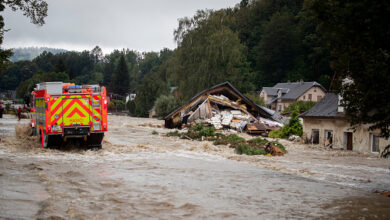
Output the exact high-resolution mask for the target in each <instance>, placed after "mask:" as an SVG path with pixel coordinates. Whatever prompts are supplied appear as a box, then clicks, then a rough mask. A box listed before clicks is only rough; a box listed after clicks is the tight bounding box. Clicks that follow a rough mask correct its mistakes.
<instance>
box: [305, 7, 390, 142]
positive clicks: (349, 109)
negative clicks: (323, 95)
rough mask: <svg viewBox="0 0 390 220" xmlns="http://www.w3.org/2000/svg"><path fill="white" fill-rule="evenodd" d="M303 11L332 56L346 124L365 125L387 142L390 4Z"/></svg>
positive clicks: (388, 133) (389, 131)
mask: <svg viewBox="0 0 390 220" xmlns="http://www.w3.org/2000/svg"><path fill="white" fill-rule="evenodd" d="M305 8H307V10H308V14H309V17H310V18H311V19H312V21H313V22H316V25H317V26H316V28H317V29H318V30H319V31H320V33H321V34H322V35H323V36H324V39H325V42H326V44H327V46H328V47H329V50H330V51H331V52H332V60H331V64H332V65H331V67H332V70H333V71H334V72H335V73H337V74H336V75H335V79H337V80H338V81H339V82H340V81H341V80H343V79H345V78H347V77H348V78H349V79H352V80H353V83H347V84H344V86H341V85H340V84H341V83H339V86H337V87H336V86H335V85H337V83H334V88H332V89H336V88H337V90H338V91H339V92H340V93H341V95H342V97H343V103H342V104H343V105H344V106H345V107H346V108H345V109H346V113H347V115H348V118H349V119H350V120H351V124H352V125H353V126H354V125H359V124H370V125H371V126H370V129H381V133H382V135H383V136H385V137H389V136H390V120H389V115H390V103H389V101H388V96H389V94H390V87H389V86H388V84H389V82H390V74H389V73H390V59H389V51H390V43H389V39H390V31H389V30H390V28H389V22H388V21H387V20H388V18H389V17H390V10H389V8H390V3H389V1H366V0H308V1H305Z"/></svg>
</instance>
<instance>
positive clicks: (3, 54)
mask: <svg viewBox="0 0 390 220" xmlns="http://www.w3.org/2000/svg"><path fill="white" fill-rule="evenodd" d="M5 5H7V6H9V7H10V8H11V9H12V10H13V11H16V10H21V11H22V12H23V15H24V16H26V17H28V18H30V21H31V23H33V24H37V25H43V24H44V23H45V20H44V18H45V17H46V16H47V3H46V2H45V1H43V0H2V1H0V12H2V11H4V8H5ZM6 31H7V30H4V19H3V16H2V15H0V71H1V70H2V69H3V68H4V66H3V65H4V64H5V62H6V61H7V59H8V58H9V57H10V56H11V55H12V52H11V50H3V49H1V44H2V43H3V36H4V32H6Z"/></svg>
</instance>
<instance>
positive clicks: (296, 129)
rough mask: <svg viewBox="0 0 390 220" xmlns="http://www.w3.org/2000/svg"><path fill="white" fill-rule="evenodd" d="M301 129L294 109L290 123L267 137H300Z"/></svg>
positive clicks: (296, 110)
mask: <svg viewBox="0 0 390 220" xmlns="http://www.w3.org/2000/svg"><path fill="white" fill-rule="evenodd" d="M302 133H303V128H302V124H301V122H300V121H299V115H298V108H295V109H294V110H293V112H292V114H291V118H290V121H289V122H288V124H287V125H284V126H283V127H282V128H281V129H279V130H274V131H271V132H270V133H269V134H268V137H272V138H288V137H289V136H291V135H297V136H302Z"/></svg>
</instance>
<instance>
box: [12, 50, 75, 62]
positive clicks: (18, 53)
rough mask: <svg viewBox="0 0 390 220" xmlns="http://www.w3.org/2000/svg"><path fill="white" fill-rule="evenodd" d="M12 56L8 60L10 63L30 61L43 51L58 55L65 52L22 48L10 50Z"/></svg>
mask: <svg viewBox="0 0 390 220" xmlns="http://www.w3.org/2000/svg"><path fill="white" fill-rule="evenodd" d="M12 51H13V53H14V54H13V56H12V57H11V58H10V60H11V61H12V62H17V61H22V60H32V59H34V58H35V57H37V56H38V55H39V54H41V53H42V52H43V51H47V52H51V53H52V54H58V53H63V52H67V50H64V49H58V48H49V47H23V48H15V49H13V50H12Z"/></svg>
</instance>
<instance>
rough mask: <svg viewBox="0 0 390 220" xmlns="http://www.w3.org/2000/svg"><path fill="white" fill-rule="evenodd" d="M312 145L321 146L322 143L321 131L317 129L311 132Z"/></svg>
mask: <svg viewBox="0 0 390 220" xmlns="http://www.w3.org/2000/svg"><path fill="white" fill-rule="evenodd" d="M311 143H312V144H319V143H320V131H319V130H317V129H313V130H312V131H311Z"/></svg>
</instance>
